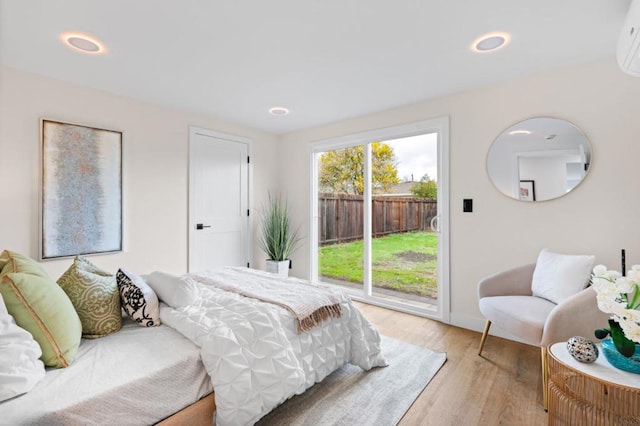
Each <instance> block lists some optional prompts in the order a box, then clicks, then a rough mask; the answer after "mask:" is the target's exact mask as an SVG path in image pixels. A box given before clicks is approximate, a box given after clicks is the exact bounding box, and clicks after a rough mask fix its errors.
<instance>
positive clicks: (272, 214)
mask: <svg viewBox="0 0 640 426" xmlns="http://www.w3.org/2000/svg"><path fill="white" fill-rule="evenodd" d="M260 217H261V219H262V232H261V233H260V235H259V236H258V246H259V247H260V248H261V249H262V250H263V251H264V252H265V253H266V254H267V256H268V257H269V258H268V259H267V272H273V273H277V274H278V275H283V276H288V275H289V266H290V265H291V260H290V259H289V256H290V255H291V253H292V252H293V251H294V250H295V249H296V248H297V247H298V244H299V242H300V238H299V237H298V230H297V229H292V227H291V224H290V221H289V207H288V205H287V203H286V201H282V199H281V198H280V197H279V196H272V195H271V194H269V202H268V204H267V205H266V206H265V207H263V208H262V209H261V211H260Z"/></svg>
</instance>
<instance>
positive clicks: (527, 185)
mask: <svg viewBox="0 0 640 426" xmlns="http://www.w3.org/2000/svg"><path fill="white" fill-rule="evenodd" d="M520 199H521V200H522V201H535V200H536V185H535V182H534V181H532V180H521V181H520Z"/></svg>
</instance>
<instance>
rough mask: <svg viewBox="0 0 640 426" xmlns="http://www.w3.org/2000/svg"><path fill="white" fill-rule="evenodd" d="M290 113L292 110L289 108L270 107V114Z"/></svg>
mask: <svg viewBox="0 0 640 426" xmlns="http://www.w3.org/2000/svg"><path fill="white" fill-rule="evenodd" d="M290 113H291V111H289V108H285V107H273V108H269V114H271V115H289V114H290Z"/></svg>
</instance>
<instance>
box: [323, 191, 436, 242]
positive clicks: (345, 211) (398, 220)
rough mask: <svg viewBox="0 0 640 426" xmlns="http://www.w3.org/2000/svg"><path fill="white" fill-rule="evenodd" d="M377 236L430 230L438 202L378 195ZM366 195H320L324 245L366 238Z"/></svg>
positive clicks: (375, 205)
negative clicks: (364, 226)
mask: <svg viewBox="0 0 640 426" xmlns="http://www.w3.org/2000/svg"><path fill="white" fill-rule="evenodd" d="M372 204H373V209H372V215H373V223H372V232H373V236H374V237H381V236H383V235H387V234H395V233H399V232H408V231H427V230H430V228H429V224H430V222H431V219H432V218H433V217H434V216H436V215H437V214H438V213H437V212H438V202H437V201H436V200H431V199H426V198H416V197H409V196H404V197H403V196H388V195H385V196H383V195H374V196H373V199H372ZM363 206H364V200H363V196H362V195H352V194H327V193H322V194H320V195H319V197H318V210H319V211H318V216H319V221H320V222H319V226H318V228H319V233H320V235H319V240H320V244H321V245H328V244H337V243H344V242H348V241H356V240H361V239H362V238H363V223H364V220H363Z"/></svg>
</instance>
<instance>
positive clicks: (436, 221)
mask: <svg viewBox="0 0 640 426" xmlns="http://www.w3.org/2000/svg"><path fill="white" fill-rule="evenodd" d="M429 226H430V227H431V230H432V231H434V232H440V215H437V216H434V217H433V219H431V223H430V224H429Z"/></svg>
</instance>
